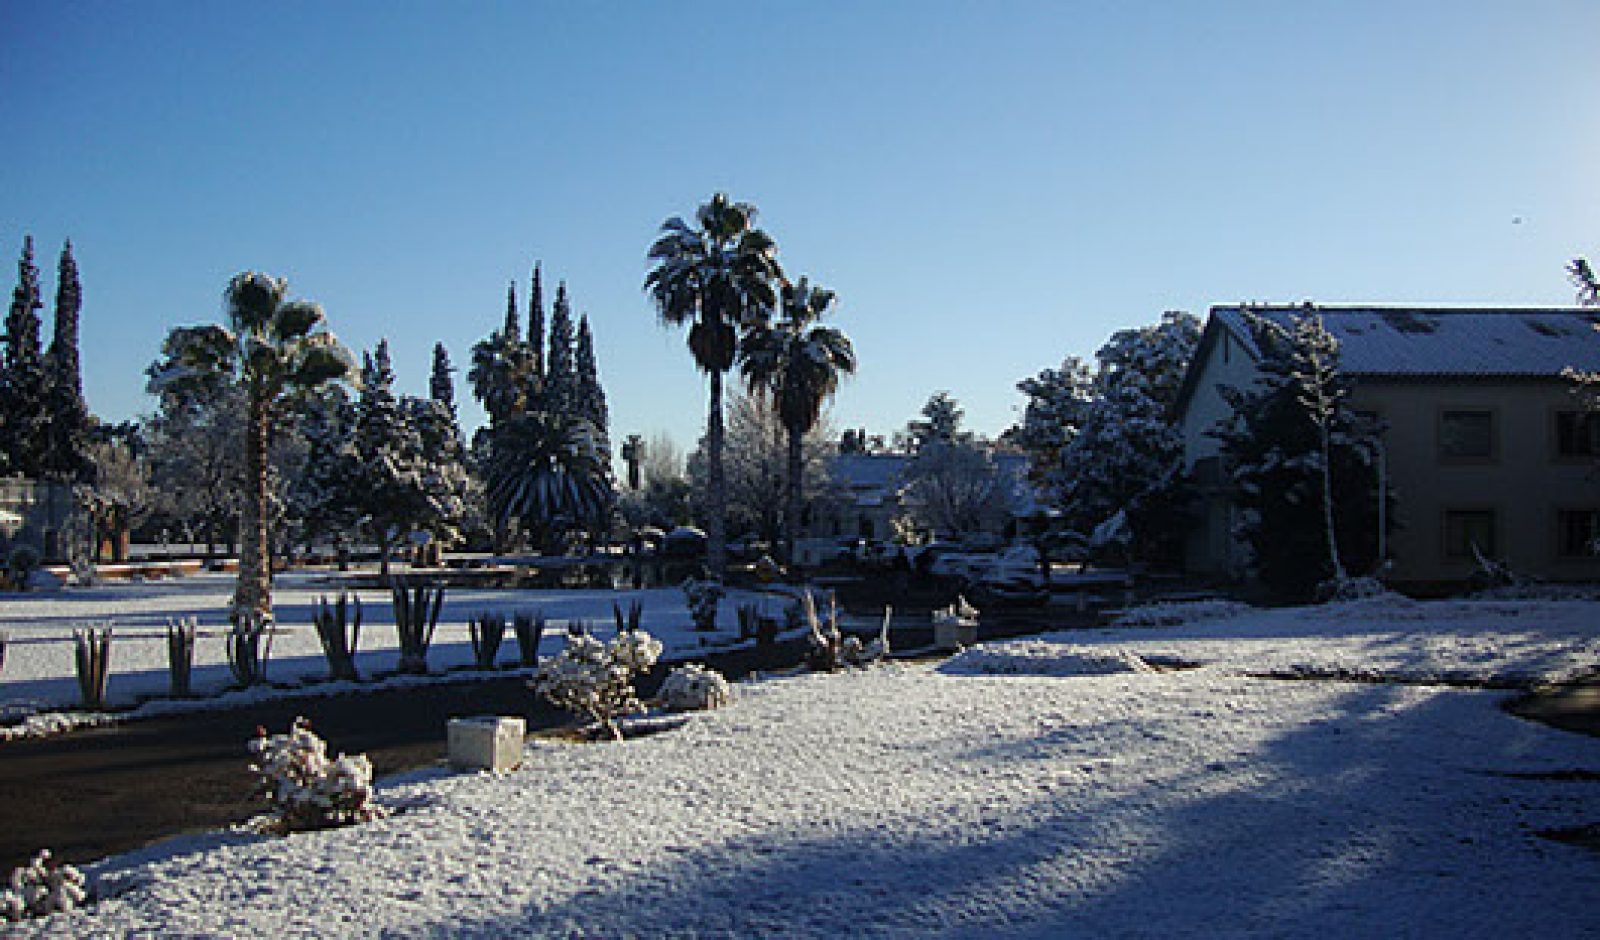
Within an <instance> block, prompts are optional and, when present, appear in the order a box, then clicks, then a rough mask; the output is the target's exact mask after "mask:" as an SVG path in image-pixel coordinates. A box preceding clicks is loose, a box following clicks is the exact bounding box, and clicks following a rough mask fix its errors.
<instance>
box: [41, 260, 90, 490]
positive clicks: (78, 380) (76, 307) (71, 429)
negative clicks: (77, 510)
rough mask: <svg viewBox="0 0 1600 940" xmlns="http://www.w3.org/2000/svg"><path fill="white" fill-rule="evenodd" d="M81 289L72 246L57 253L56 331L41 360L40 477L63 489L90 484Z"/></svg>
mask: <svg viewBox="0 0 1600 940" xmlns="http://www.w3.org/2000/svg"><path fill="white" fill-rule="evenodd" d="M82 307H83V287H82V285H81V284H80V283H79V280H78V263H77V261H76V260H75V259H74V258H73V257H72V242H70V241H69V242H67V243H66V246H65V247H64V248H62V249H61V262H60V265H59V266H58V267H57V278H56V311H55V331H54V335H53V336H52V337H51V340H50V346H49V348H48V349H46V350H45V354H44V379H45V392H44V396H45V397H44V415H45V424H44V429H43V430H44V441H43V448H42V453H41V455H40V462H39V475H40V476H42V477H44V478H45V479H47V480H56V481H60V482H64V483H84V482H88V481H89V478H90V477H91V476H92V472H91V471H92V466H91V464H90V460H89V406H88V405H87V404H86V403H85V402H84V400H83V376H82V373H81V370H80V368H79V365H78V315H79V312H80V311H81V309H82Z"/></svg>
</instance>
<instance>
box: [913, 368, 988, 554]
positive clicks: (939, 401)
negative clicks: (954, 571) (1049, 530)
mask: <svg viewBox="0 0 1600 940" xmlns="http://www.w3.org/2000/svg"><path fill="white" fill-rule="evenodd" d="M964 414H965V412H964V411H962V409H961V407H960V406H959V405H958V404H957V402H956V400H955V399H954V398H952V397H950V395H949V393H948V392H938V393H935V394H934V395H933V396H932V397H931V398H929V399H928V402H927V404H926V405H924V406H923V408H922V418H921V419H920V420H912V421H911V422H910V423H909V424H908V425H907V426H906V431H905V434H904V437H905V439H906V440H908V441H910V442H911V445H912V447H913V448H914V450H913V456H912V458H911V460H910V461H909V462H908V463H907V464H906V468H905V471H904V479H903V483H904V491H903V494H902V498H903V502H904V503H905V504H906V506H907V514H908V515H909V516H910V517H911V521H912V522H913V523H915V524H916V525H917V526H918V527H920V528H922V529H925V530H927V531H931V532H932V533H934V534H935V535H937V536H940V537H944V538H954V539H960V538H962V537H964V536H968V535H972V534H975V533H977V532H980V531H982V530H983V529H984V526H985V523H986V522H987V521H988V520H989V519H990V518H992V516H993V515H994V514H995V513H997V512H1000V511H1002V510H1003V509H1004V508H1005V503H1006V499H1007V493H1006V491H1005V486H1004V485H1003V483H1002V481H1001V479H1000V471H999V467H998V466H996V464H995V461H994V456H993V448H992V447H991V446H990V445H989V444H986V443H984V442H982V441H979V440H978V439H977V438H976V437H975V436H974V435H973V434H972V432H970V431H965V430H963V429H962V428H961V419H962V417H963V416H964Z"/></svg>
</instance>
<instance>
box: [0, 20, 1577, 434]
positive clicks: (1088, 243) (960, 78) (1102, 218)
mask: <svg viewBox="0 0 1600 940" xmlns="http://www.w3.org/2000/svg"><path fill="white" fill-rule="evenodd" d="M1596 36H1600V4H1597V3H1594V2H1572V3H1556V2H1536V0H1535V2H1523V0H1518V2H1512V0H1506V2H1500V3H1465V2H1436V3H1426V2H1415V3H1413V2H1381V3H1355V2H1326V3H1324V2H1260V3H1210V2H1205V3H1202V2H1178V3H1158V2H1135V3H1114V2H1094V3H1091V2H1081V3H1080V2H1058V3H1020V2H964V3H944V2H916V3H891V2H873V0H868V2H862V3H855V2H850V3H844V2H841V3H820V2H805V3H777V2H761V3H730V4H706V3H646V2H630V3H584V4H576V3H548V4H544V3H540V4H535V3H504V4H492V3H479V2H474V3H439V4H423V3H405V2H402V3H371V4H360V3H355V2H339V3H334V4H321V3H316V4H310V3H307V4H298V3H270V4H261V3H252V4H243V3H222V2H205V3H193V2H176V0H163V2H159V3H157V2H145V3H122V2H118V3H79V2H59V3H58V2H48V3H47V2H42V0H39V2H35V0H25V2H24V0H0V128H3V131H0V137H3V139H4V145H3V146H0V264H3V265H4V267H3V271H4V272H5V273H4V274H3V275H0V287H3V288H4V289H5V291H6V292H7V293H9V290H10V288H11V286H12V284H13V283H14V276H13V275H12V273H11V272H12V271H13V270H14V260H15V258H16V254H17V251H18V249H19V248H20V243H21V238H22V235H23V233H24V232H31V233H32V234H33V235H34V236H35V237H36V239H37V240H38V242H39V243H40V254H41V256H42V257H41V261H42V263H43V266H44V267H45V270H46V281H47V285H46V290H47V293H52V292H53V282H54V263H55V256H56V253H57V252H58V251H59V248H60V244H61V241H62V239H63V238H66V237H71V238H72V240H73V242H74V245H75V246H76V250H77V255H78V259H79V263H80V265H81V266H82V270H83V279H84V288H85V294H86V300H85V307H84V323H83V330H84V335H83V361H84V366H85V370H86V375H85V384H86V389H87V392H88V395H89V399H90V406H91V408H92V409H93V410H94V411H95V412H96V413H98V414H100V415H102V416H104V417H107V418H110V419H113V420H116V419H123V418H127V417H131V416H133V415H135V414H138V413H141V412H144V411H147V410H149V409H150V408H151V407H152V402H151V401H150V400H149V399H147V398H146V397H145V396H144V395H143V391H142V389H143V378H142V375H141V370H142V369H143V367H144V366H145V365H146V364H147V363H148V362H149V361H150V360H151V359H152V358H154V356H155V354H156V351H157V347H158V345H159V343H160V341H161V338H162V337H163V335H165V333H166V331H167V329H168V328H169V327H171V326H173V325H176V324H185V323H198V322H207V321H212V320H215V319H216V317H217V316H218V314H219V310H220V304H219V297H220V292H221V290H222V288H223V286H224V284H225V283H226V281H227V279H228V277H229V276H230V275H232V274H234V273H235V272H238V271H241V270H245V269H257V270H265V271H268V272H272V273H274V274H279V275H283V276H286V277H288V278H289V279H290V281H291V284H292V286H293V288H294V290H295V292H296V293H297V294H298V295H300V296H303V297H306V298H309V299H312V300H317V301H320V302H321V303H322V304H324V306H325V307H326V308H327V310H328V313H329V315H330V318H331V321H332V325H333V327H334V329H335V330H336V332H338V333H339V335H340V336H341V337H342V338H344V339H345V340H346V341H347V342H348V343H350V344H351V345H352V346H353V347H357V348H366V347H370V346H371V345H372V344H374V343H375V342H376V341H377V340H378V338H379V337H382V336H387V337H389V339H390V342H391V345H392V347H393V350H394V355H395V360H396V367H397V369H398V371H399V373H400V384H401V385H402V387H403V388H405V389H406V390H409V391H413V392H417V393H421V392H422V391H423V390H424V389H425V388H426V379H427V367H428V362H429V351H430V349H431V347H432V345H433V343H434V342H435V341H436V340H443V341H444V342H445V344H446V345H447V346H448V348H449V350H450V352H451V355H452V357H453V358H454V360H455V361H456V362H457V364H463V363H464V362H465V361H466V360H467V358H468V351H469V349H470V346H471V344H472V343H473V342H474V341H475V340H477V339H479V338H480V337H482V336H484V335H485V334H487V333H488V332H489V331H490V330H491V329H493V328H494V327H495V326H496V325H497V324H498V323H499V322H500V319H501V316H502V314H503V310H504V296H505V290H506V283H507V281H508V280H510V279H512V278H516V279H517V280H518V281H519V282H521V284H522V285H523V289H524V290H525V288H526V281H527V275H528V272H529V269H530V267H531V265H532V263H533V261H534V260H535V259H542V261H543V262H544V266H545V272H546V275H547V277H549V278H551V279H555V278H565V279H566V280H567V281H568V282H569V286H570V288H571V290H572V293H573V296H574V299H575V304H576V307H577V308H578V309H579V310H580V311H587V312H588V313H589V314H590V317H591V319H592V320H593V323H594V329H595V334H596V343H597V348H598V352H599V356H600V366H601V371H602V378H603V379H604V381H605V383H606V387H607V389H608V391H609V394H610V398H611V408H612V416H613V423H614V427H613V433H614V434H615V435H617V436H619V437H620V435H622V434H626V433H629V432H633V431H639V432H643V433H646V434H649V433H651V432H655V431H666V432H668V433H670V434H671V435H672V436H673V437H674V438H675V439H676V440H677V441H678V442H679V444H680V445H685V446H690V445H692V442H693V440H694V438H695V437H696V435H698V433H699V431H700V427H701V421H702V420H703V415H704V407H705V398H704V384H703V381H702V379H701V378H700V376H699V375H698V374H697V373H696V372H695V371H694V369H693V366H692V365H691V361H690V358H689V355H688V353H687V351H686V349H685V347H684V341H683V336H682V335H681V334H679V333H675V332H668V331H666V330H663V329H662V328H660V327H659V326H658V325H657V323H656V321H655V317H654V314H653V311H652V310H651V308H650V307H649V305H648V304H647V302H646V300H645V298H644V296H643V295H642V293H641V292H640V283H641V280H642V279H643V277H644V274H645V271H646V270H647V266H646V262H645V251H646V249H647V247H648V245H649V243H650V241H651V239H652V236H653V234H654V232H655V230H656V227H657V226H658V225H659V224H660V223H661V221H662V220H663V219H664V218H665V217H667V216H669V215H674V214H688V213H691V212H692V211H693V209H694V208H695V206H696V205H697V204H698V203H699V202H701V201H703V200H704V199H706V198H707V197H708V196H709V195H710V194H711V193H713V192H714V191H717V190H725V191H727V192H729V193H730V194H732V195H733V196H734V197H736V198H739V199H743V200H748V201H752V202H754V203H756V204H757V205H758V206H759V207H760V208H761V212H762V215H761V221H762V224H763V225H764V226H765V227H766V228H767V229H768V230H769V231H770V232H771V233H772V234H773V235H774V236H775V237H776V238H777V240H778V242H779V245H780V248H781V258H782V261H783V262H784V264H785V266H786V267H787V268H788V270H789V271H790V272H791V273H793V274H800V273H807V274H810V275H811V276H812V278H813V280H815V281H818V282H820V283H822V284H825V285H827V286H830V287H833V288H834V289H835V290H837V292H838V294H839V299H840V304H839V308H838V312H839V316H838V318H837V323H838V325H839V326H841V327H842V328H844V329H845V330H846V331H848V332H849V333H850V334H851V335H852V336H853V337H854V339H855V342H856V346H857V350H858V353H859V355H860V358H861V371H860V375H859V377H858V378H856V379H855V380H854V381H853V382H851V383H850V384H849V385H847V386H846V388H845V390H844V391H843V392H842V393H841V395H840V396H839V399H838V402H837V404H836V407H835V414H834V421H835V423H836V424H837V425H838V426H840V427H845V426H861V425H865V426H867V427H869V428H870V429H872V430H874V431H877V432H884V433H886V432H888V431H890V430H892V429H894V428H896V427H899V426H901V425H903V424H904V422H905V421H906V420H907V419H908V418H910V417H912V416H913V415H914V414H915V412H916V411H917V409H918V408H919V406H920V405H921V403H922V402H923V401H924V400H925V399H926V397H927V396H928V394H929V393H931V392H932V391H934V390H936V389H948V390H949V391H951V392H952V393H953V394H954V395H955V396H956V397H957V398H958V399H960V401H961V402H962V403H963V404H964V405H965V407H966V409H967V412H968V419H969V423H970V424H971V425H972V426H973V427H975V428H977V429H979V430H981V431H984V432H987V433H991V434H993V433H997V432H999V431H1000V430H1001V429H1003V428H1004V427H1005V426H1007V425H1008V424H1010V423H1011V422H1012V421H1013V420H1014V418H1015V416H1016V414H1017V412H1018V409H1019V406H1020V403H1021V398H1020V396H1019V395H1018V394H1017V393H1016V392H1015V390H1014V385H1015V383H1016V381H1017V380H1018V379H1020V378H1022V377H1024V376H1027V375H1031V374H1033V373H1035V372H1037V371H1038V370H1039V369H1041V368H1044V367H1046V366H1051V365H1054V364H1056V363H1058V362H1059V361H1060V360H1061V358H1062V357H1063V356H1065V355H1067V354H1069V353H1075V354H1079V355H1085V356H1086V355H1089V354H1091V353H1092V352H1093V351H1094V350H1095V349H1096V348H1097V347H1098V346H1099V345H1100V344H1101V343H1102V342H1103V341H1104V339H1105V338H1106V337H1107V335H1108V334H1110V333H1111V332H1112V331H1113V330H1116V329H1119V328H1122V327H1125V326H1130V325H1135V324H1139V323H1144V322H1149V321H1153V320H1155V319H1156V318H1157V317H1158V316H1159V315H1160V313H1161V312H1162V311H1163V310H1166V309H1187V310H1191V311H1193V312H1196V313H1203V312H1204V311H1205V309H1206V307H1207V306H1208V305H1209V304H1212V303H1218V302H1235V301H1240V300H1302V299H1307V298H1310V299H1315V300H1319V301H1329V302H1331V301H1338V300H1344V301H1394V302H1450V303H1494V302H1508V303H1511V302H1514V303H1541V304H1542V303H1566V302H1569V301H1570V299H1571V296H1572V293H1571V290H1570V289H1569V287H1568V285H1567V283H1566V281H1565V279H1564V277H1563V274H1562V270H1561V269H1562V266H1563V264H1564V263H1565V262H1566V261H1568V260H1569V259H1570V258H1572V257H1574V256H1576V255H1579V254H1584V255H1590V256H1595V255H1600V118H1597V116H1596V115H1597V108H1596V97H1597V95H1600V56H1596V55H1595V51H1594V50H1595V46H1594V42H1595V37H1596ZM1517 220H1520V221H1517ZM552 286H553V285H552ZM548 297H549V294H547V299H548ZM458 394H459V395H460V396H461V397H464V398H465V397H469V396H468V395H467V392H466V389H465V383H464V381H462V382H461V383H460V384H459V385H458ZM464 417H465V418H466V419H467V421H468V423H476V422H477V421H479V420H481V412H480V411H478V410H477V409H476V407H475V406H474V407H471V408H468V409H466V410H465V413H464Z"/></svg>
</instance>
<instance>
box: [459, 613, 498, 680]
mask: <svg viewBox="0 0 1600 940" xmlns="http://www.w3.org/2000/svg"><path fill="white" fill-rule="evenodd" d="M467 632H468V633H469V634H470V635H471V637H472V659H473V662H475V663H477V665H478V668H479V669H493V668H494V659H495V656H496V655H497V654H499V652H500V643H501V642H502V641H503V640H504V639H505V636H506V618H505V615H504V614H492V613H489V612H488V611H484V612H483V613H481V614H479V615H478V616H476V617H472V618H470V619H468V620H467Z"/></svg>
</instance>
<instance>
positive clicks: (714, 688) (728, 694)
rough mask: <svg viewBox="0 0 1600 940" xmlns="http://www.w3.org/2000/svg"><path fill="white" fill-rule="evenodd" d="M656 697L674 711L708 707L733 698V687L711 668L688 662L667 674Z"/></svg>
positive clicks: (700, 709)
mask: <svg viewBox="0 0 1600 940" xmlns="http://www.w3.org/2000/svg"><path fill="white" fill-rule="evenodd" d="M659 698H660V699H661V704H663V705H665V706H666V707H667V708H670V709H672V710H673V711H675V712H687V711H709V710H710V709H713V708H721V707H722V706H724V705H726V704H728V703H729V702H731V701H733V687H732V686H730V685H729V684H728V680H727V679H724V678H723V677H722V673H720V672H717V671H716V670H715V669H712V668H710V667H708V666H702V665H700V664H698V663H690V664H689V665H687V666H679V667H678V668H676V669H674V670H672V672H671V673H670V674H668V676H667V678H666V681H665V682H662V683H661V691H660V693H659Z"/></svg>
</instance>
